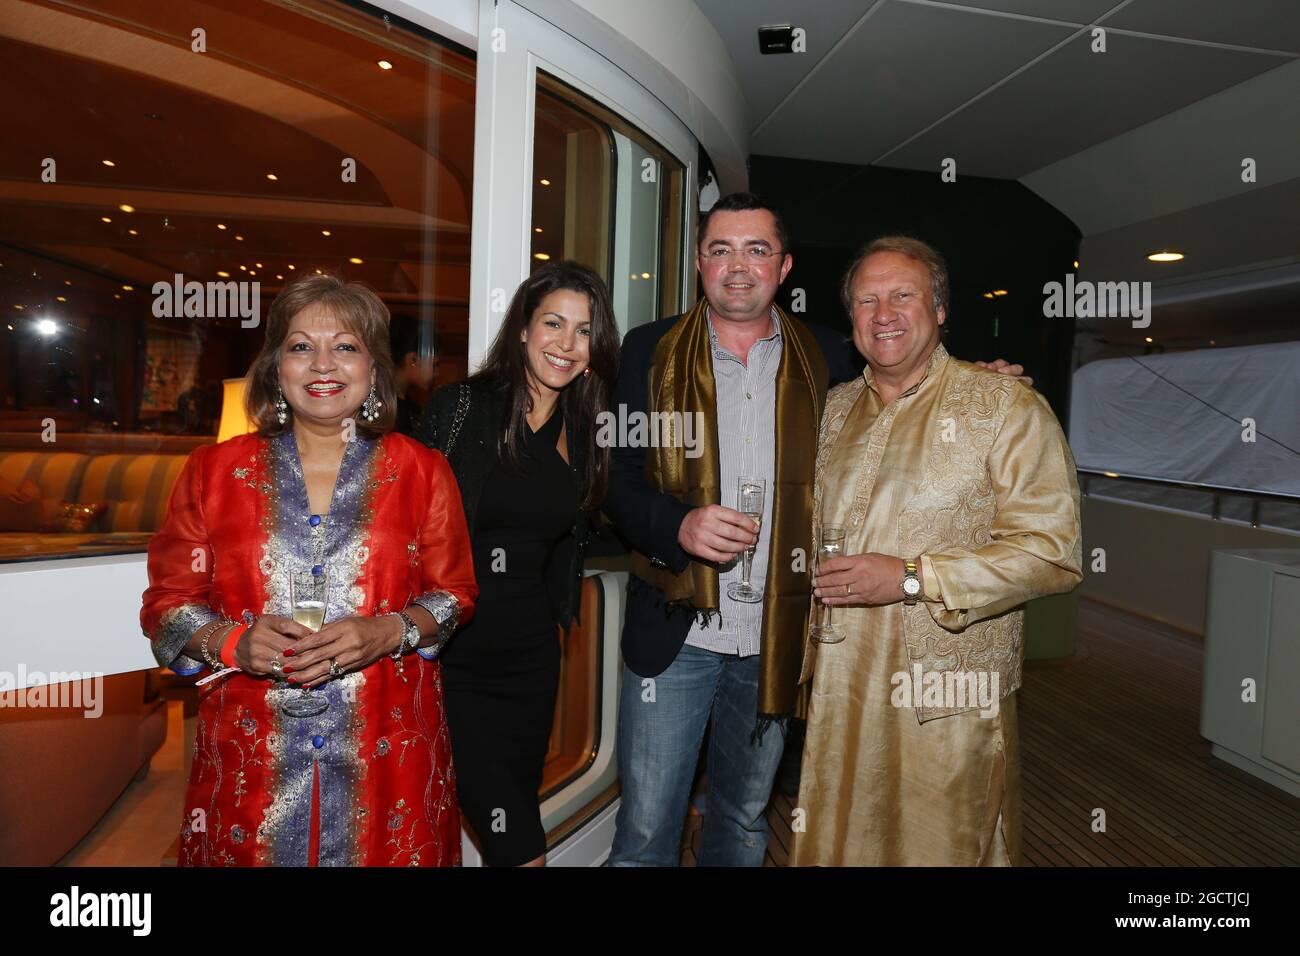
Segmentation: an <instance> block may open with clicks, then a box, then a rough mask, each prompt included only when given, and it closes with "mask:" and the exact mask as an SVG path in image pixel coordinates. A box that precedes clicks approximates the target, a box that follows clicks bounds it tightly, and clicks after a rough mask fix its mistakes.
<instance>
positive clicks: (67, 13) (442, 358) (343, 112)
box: [0, 0, 474, 560]
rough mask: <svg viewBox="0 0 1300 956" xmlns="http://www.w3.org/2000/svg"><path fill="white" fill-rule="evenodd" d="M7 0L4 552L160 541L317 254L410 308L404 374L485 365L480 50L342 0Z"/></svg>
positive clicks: (316, 268)
mask: <svg viewBox="0 0 1300 956" xmlns="http://www.w3.org/2000/svg"><path fill="white" fill-rule="evenodd" d="M9 12H10V16H8V17H6V18H5V21H4V25H3V27H0V84H3V85H4V88H6V89H9V90H21V91H23V95H22V96H14V97H11V98H10V100H9V103H8V105H7V107H6V120H5V121H6V136H5V137H3V139H2V140H0V176H2V177H3V179H4V181H5V182H6V183H7V184H8V185H7V186H6V188H5V192H4V194H3V195H2V196H0V206H2V214H0V307H2V310H3V312H4V318H5V325H4V327H3V328H0V368H2V369H3V375H2V376H0V381H2V382H3V385H2V395H3V400H2V401H0V497H6V496H8V497H11V498H16V499H17V500H16V502H10V503H9V505H6V506H4V507H0V560H4V559H14V558H22V557H34V556H48V555H51V554H88V553H106V552H112V551H130V550H141V549H142V548H143V546H144V542H145V540H146V539H147V535H148V533H149V532H151V531H152V530H153V529H154V528H156V527H157V524H158V522H159V521H160V520H161V518H162V514H163V512H164V510H165V505H166V499H167V494H168V492H169V490H170V484H171V481H173V480H174V478H175V475H176V473H177V472H178V467H179V466H178V463H179V462H181V461H183V459H184V456H185V455H186V454H188V453H189V452H190V451H191V450H193V448H195V447H197V446H198V445H201V444H205V443H209V442H212V441H213V440H214V439H215V436H216V434H217V426H218V421H219V419H220V416H221V412H222V404H223V381H224V380H227V379H234V378H239V377H241V376H242V375H243V374H244V373H245V371H246V370H247V368H248V365H249V363H250V361H251V359H252V358H253V356H254V355H255V354H256V353H257V350H258V349H259V347H260V346H261V343H262V340H263V334H264V332H263V327H262V322H263V320H264V319H265V316H266V313H267V310H268V308H269V306H270V303H271V301H272V300H273V299H274V298H275V296H276V294H277V293H279V291H280V290H281V289H282V288H283V287H284V286H285V285H286V284H287V283H289V282H291V281H292V280H293V279H294V278H296V277H298V276H303V275H309V274H314V273H316V272H324V273H333V274H336V275H339V276H342V277H344V278H346V279H349V280H358V281H361V282H364V283H366V284H367V285H369V286H371V287H372V288H374V289H375V290H376V291H377V292H378V293H379V294H380V296H381V297H382V298H383V299H384V301H385V302H386V303H387V304H388V306H389V308H390V310H391V311H392V312H393V313H394V315H395V316H401V317H400V318H397V319H395V322H394V326H393V331H394V334H395V336H397V337H400V338H402V339H403V340H404V341H405V342H406V343H407V344H406V346H405V349H406V351H408V352H411V351H413V352H415V353H416V354H417V361H416V362H415V364H414V367H413V370H412V371H411V372H410V373H408V374H407V376H406V378H407V380H408V382H407V385H406V387H407V389H408V392H409V394H408V396H407V397H408V398H410V399H412V400H414V401H417V402H418V401H421V400H423V398H424V397H425V396H426V394H427V391H428V388H427V387H424V386H425V385H426V384H429V383H427V381H426V380H422V379H421V375H425V376H427V373H428V369H429V366H430V364H432V363H430V362H429V361H427V359H429V358H431V357H432V353H433V350H434V348H435V343H436V349H437V363H436V371H435V379H434V381H433V383H431V384H432V385H434V386H436V384H438V383H441V382H444V381H451V380H454V379H456V378H459V377H461V376H463V375H464V374H465V373H466V349H467V344H468V299H469V250H470V208H471V190H472V172H473V141H474V136H473V117H474V62H473V59H472V57H471V56H470V55H469V54H467V53H465V52H463V51H460V50H459V49H456V48H452V47H450V46H448V45H445V44H442V43H440V42H438V41H437V40H436V39H434V38H430V37H428V36H425V35H421V34H419V33H417V32H415V31H414V30H413V29H412V30H407V29H403V28H402V27H401V26H400V24H398V23H397V22H396V21H393V20H392V18H390V22H389V23H388V24H385V23H384V22H383V21H382V20H380V19H377V18H376V17H375V16H371V15H370V14H367V13H363V12H360V11H358V10H355V9H352V8H351V7H349V6H346V5H344V4H342V3H334V2H328V0H308V2H295V3H293V4H286V3H279V2H272V0H266V2H254V0H250V2H245V3H239V4H213V3H209V2H198V0H173V2H169V3H157V2H153V0H111V2H109V0H87V2H82V3H79V4H77V5H76V6H73V5H70V4H67V5H65V4H60V3H34V2H25V0H14V2H12V3H11V4H10V11H9ZM196 29H201V30H202V31H204V32H203V33H202V34H201V35H200V36H198V37H196V36H195V35H194V33H193V31H195V30H196ZM200 46H202V50H201V51H200V50H199V49H198V48H199V47H200ZM178 276H179V277H180V278H179V280H178V279H177V277H178ZM178 281H179V282H180V287H179V289H180V292H179V294H177V293H176V292H174V291H173V290H175V289H176V288H177V285H176V284H177V282H178ZM191 283H193V284H197V285H189V284H191ZM209 283H212V284H214V285H212V286H209V285H208V284H209ZM196 288H197V289H199V290H200V291H201V293H202V294H201V295H198V296H197V297H196V296H194V295H192V294H191V293H192V292H193V290H194V289H196ZM178 306H179V307H178ZM399 333H400V334H399ZM421 359H424V360H425V361H421ZM111 455H120V456H123V457H121V458H117V459H113V460H111V461H110V460H109V458H110V456H111ZM65 504H75V505H82V506H85V507H83V508H82V509H80V510H78V509H66V508H64V505H65ZM43 528H48V529H55V530H53V531H46V532H42V529H43Z"/></svg>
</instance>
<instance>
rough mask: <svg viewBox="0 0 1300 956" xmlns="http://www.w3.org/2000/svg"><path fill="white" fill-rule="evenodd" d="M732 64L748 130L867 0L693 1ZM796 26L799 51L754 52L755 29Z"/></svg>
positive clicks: (831, 43) (822, 53)
mask: <svg viewBox="0 0 1300 956" xmlns="http://www.w3.org/2000/svg"><path fill="white" fill-rule="evenodd" d="M696 2H697V3H698V4H699V7H700V10H701V11H703V13H704V15H705V16H706V17H708V19H709V22H710V23H712V24H713V27H714V29H715V30H717V31H718V35H719V36H720V37H722V42H723V44H724V45H725V46H726V47H727V52H728V53H730V54H731V60H732V62H733V63H734V64H735V66H736V74H737V76H739V78H740V82H741V84H742V86H743V87H744V89H745V99H746V100H747V101H748V105H749V128H750V129H751V130H752V129H753V128H754V127H755V126H757V125H758V124H759V123H761V122H762V121H763V120H764V119H766V118H767V115H768V114H769V113H771V112H772V110H773V108H774V107H775V106H776V105H777V104H778V103H779V102H781V99H782V98H783V97H784V96H785V94H786V93H788V92H789V91H790V90H791V89H792V88H793V87H794V85H795V84H796V83H798V82H799V81H800V80H802V79H803V78H804V77H805V76H806V75H807V74H808V72H809V71H810V70H812V69H813V68H814V67H815V66H816V65H817V62H818V61H819V60H821V59H822V57H824V56H826V54H827V53H829V52H830V50H831V48H832V47H834V46H835V44H836V43H838V42H839V41H840V38H841V37H843V36H844V34H845V32H846V31H848V30H849V29H850V28H851V27H852V26H853V25H854V24H855V23H857V22H858V20H860V19H861V18H862V17H863V15H864V14H865V13H866V12H867V11H868V10H869V9H870V7H871V6H872V0H817V2H816V3H791V2H790V0H746V2H743V3H741V2H737V0H696ZM784 25H789V26H792V27H802V28H803V30H804V35H805V39H806V41H807V46H808V48H807V51H806V52H804V53H782V54H767V55H764V54H762V53H759V52H758V28H759V27H765V26H784Z"/></svg>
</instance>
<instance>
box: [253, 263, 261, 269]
mask: <svg viewBox="0 0 1300 956" xmlns="http://www.w3.org/2000/svg"><path fill="white" fill-rule="evenodd" d="M253 265H255V266H256V267H257V268H259V269H260V268H262V264H261V263H260V262H254V263H253Z"/></svg>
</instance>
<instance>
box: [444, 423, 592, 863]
mask: <svg viewBox="0 0 1300 956" xmlns="http://www.w3.org/2000/svg"><path fill="white" fill-rule="evenodd" d="M563 422H564V418H563V416H562V415H561V414H560V413H559V410H558V408H557V410H556V412H555V414H553V415H552V416H551V418H550V420H549V421H547V422H546V424H545V425H543V426H542V427H541V428H540V429H539V430H538V431H536V432H532V433H531V434H530V435H529V436H528V446H527V450H528V455H527V456H526V457H525V458H524V461H523V463H522V466H521V469H520V471H519V472H518V473H515V472H514V471H512V470H511V469H510V467H509V466H508V465H505V464H498V465H497V466H496V468H495V469H493V471H492V473H491V474H490V475H489V477H488V479H487V483H486V484H485V485H484V487H483V491H482V494H481V497H480V498H479V504H478V514H477V517H476V519H475V526H474V528H473V533H472V539H473V550H474V576H475V578H477V580H478V585H479V597H478V601H477V602H476V604H475V610H474V617H473V619H472V620H471V621H470V622H469V624H467V625H466V626H465V627H464V628H463V629H462V630H459V631H457V632H456V638H455V640H453V641H451V642H450V643H448V645H447V647H446V648H445V649H444V650H443V652H442V654H441V655H440V660H441V661H442V680H443V696H444V701H445V706H446V710H447V722H448V729H449V730H450V732H451V748H452V756H453V760H454V762H455V767H456V784H457V791H458V793H459V795H460V807H461V812H462V813H463V814H464V816H465V818H466V820H468V822H469V824H470V826H471V827H473V829H474V832H475V834H477V835H478V838H479V844H480V846H481V847H482V848H483V858H484V861H485V862H486V863H487V864H488V865H489V866H518V865H520V864H521V863H527V862H528V861H529V860H531V859H534V858H536V857H538V856H541V855H542V854H543V853H544V852H545V851H546V833H545V831H544V830H543V829H542V822H541V813H540V811H539V807H538V799H537V797H538V791H539V789H540V788H541V783H542V767H543V765H544V763H545V760H546V752H547V747H548V745H549V742H550V736H551V723H552V720H553V719H554V716H555V700H556V694H557V691H558V688H559V680H560V642H559V635H558V630H557V628H556V624H555V618H556V613H555V608H553V607H552V603H551V598H550V595H549V593H548V590H547V587H546V579H545V571H546V567H547V563H548V561H549V560H550V557H551V554H552V552H553V551H554V550H555V547H556V545H557V544H558V543H559V542H560V541H561V540H562V539H563V538H564V537H565V535H567V534H568V533H569V531H570V529H572V528H573V524H574V521H575V519H576V517H577V504H578V489H577V485H576V482H575V480H574V477H573V472H572V470H571V469H570V468H569V466H568V464H566V463H565V461H564V459H563V458H561V457H560V453H559V452H558V451H556V448H555V443H556V442H557V441H558V440H559V437H560V429H561V427H562V426H563Z"/></svg>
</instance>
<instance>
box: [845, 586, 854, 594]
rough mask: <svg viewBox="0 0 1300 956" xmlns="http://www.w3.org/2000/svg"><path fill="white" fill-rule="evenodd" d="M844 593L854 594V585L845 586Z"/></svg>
mask: <svg viewBox="0 0 1300 956" xmlns="http://www.w3.org/2000/svg"><path fill="white" fill-rule="evenodd" d="M844 593H845V594H852V593H853V585H852V584H846V585H844Z"/></svg>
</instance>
